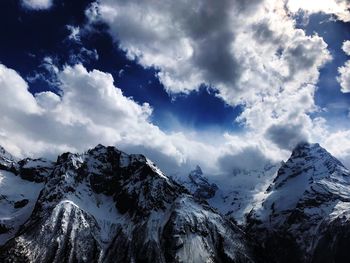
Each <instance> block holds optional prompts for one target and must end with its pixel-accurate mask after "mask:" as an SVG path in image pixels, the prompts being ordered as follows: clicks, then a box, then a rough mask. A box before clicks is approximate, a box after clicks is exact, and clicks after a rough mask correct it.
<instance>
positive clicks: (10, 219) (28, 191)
mask: <svg viewBox="0 0 350 263" xmlns="http://www.w3.org/2000/svg"><path fill="white" fill-rule="evenodd" d="M43 186H44V185H43V184H38V183H33V182H29V181H25V180H23V179H21V178H20V177H19V176H16V175H15V174H13V173H10V172H7V171H3V170H0V224H4V225H6V226H11V228H12V229H11V231H10V232H8V233H5V234H0V245H3V244H4V243H5V242H6V241H7V240H8V239H10V238H11V237H13V236H14V235H15V234H16V232H17V231H18V228H19V226H20V225H22V224H23V223H24V222H25V221H26V220H27V219H28V218H29V216H30V215H31V213H32V211H33V209H34V206H35V203H36V201H37V199H38V196H39V193H40V191H41V190H42V188H43ZM24 199H27V200H28V201H29V202H28V204H27V205H25V206H24V207H23V208H14V203H15V202H17V201H21V200H24Z"/></svg>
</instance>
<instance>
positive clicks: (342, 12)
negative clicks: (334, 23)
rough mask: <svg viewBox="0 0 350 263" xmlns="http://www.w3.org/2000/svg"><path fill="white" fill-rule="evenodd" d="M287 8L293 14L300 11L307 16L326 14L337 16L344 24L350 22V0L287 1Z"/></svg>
mask: <svg viewBox="0 0 350 263" xmlns="http://www.w3.org/2000/svg"><path fill="white" fill-rule="evenodd" d="M287 8H288V9H289V10H290V11H291V12H293V13H297V12H299V11H303V12H305V13H306V14H307V15H308V14H314V13H325V14H329V15H335V16H336V18H337V19H339V20H341V21H344V22H349V21H350V12H349V8H350V2H349V1H348V0H322V1H319V0H308V1H303V0H287Z"/></svg>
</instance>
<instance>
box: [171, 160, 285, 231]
mask: <svg viewBox="0 0 350 263" xmlns="http://www.w3.org/2000/svg"><path fill="white" fill-rule="evenodd" d="M277 169H278V166H277V165H272V164H267V165H265V166H264V167H263V169H262V170H257V169H250V170H243V169H235V170H234V171H233V172H232V174H231V175H229V177H228V176H225V177H224V180H219V179H220V176H216V178H215V177H214V176H212V177H211V178H210V179H208V178H207V177H205V176H204V174H203V171H202V169H201V168H200V167H199V166H197V167H196V168H195V169H194V170H193V171H191V172H190V173H189V175H188V177H187V178H181V177H176V178H175V180H176V181H177V182H179V183H180V184H181V185H183V186H184V187H185V188H186V189H187V190H188V191H189V192H190V193H192V194H193V195H194V196H195V197H196V198H199V199H203V200H205V201H207V202H208V203H209V204H210V205H211V206H212V207H214V208H216V209H217V210H218V211H219V212H220V213H221V214H223V215H225V216H228V217H230V218H232V219H234V220H235V221H236V222H238V223H239V224H241V225H244V223H245V216H246V215H247V214H248V213H249V212H250V211H251V209H252V207H253V206H254V205H255V204H256V203H258V202H259V201H260V199H261V197H262V196H264V195H263V194H262V192H263V191H264V190H265V189H266V187H267V186H268V185H269V184H270V183H271V182H272V180H273V176H274V175H275V173H276V171H277Z"/></svg>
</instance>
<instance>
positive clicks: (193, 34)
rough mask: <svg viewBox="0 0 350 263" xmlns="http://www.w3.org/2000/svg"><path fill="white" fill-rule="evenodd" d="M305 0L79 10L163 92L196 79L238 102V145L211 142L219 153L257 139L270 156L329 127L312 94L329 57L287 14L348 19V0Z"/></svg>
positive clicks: (102, 4)
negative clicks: (153, 75) (154, 76)
mask: <svg viewBox="0 0 350 263" xmlns="http://www.w3.org/2000/svg"><path fill="white" fill-rule="evenodd" d="M304 2H305V1H304ZM304 2H301V1H292V0H289V1H274V0H255V1H238V0H236V1H220V3H219V4H218V3H215V4H213V3H212V1H185V0H183V1H176V2H174V1H170V0H165V1H161V2H159V1H147V2H140V1H136V0H131V1H121V0H120V1H119V0H114V1H112V0H100V1H98V2H96V3H93V4H92V5H91V6H90V8H88V9H87V10H86V14H88V17H89V18H90V22H91V23H94V22H96V21H98V22H101V21H102V22H105V23H107V24H108V26H109V30H110V34H111V35H112V37H113V38H114V39H115V41H116V43H118V44H119V47H120V48H121V49H122V50H124V51H125V52H126V54H127V56H128V58H129V59H131V60H135V61H136V62H138V63H139V64H140V65H142V66H143V67H145V68H148V67H154V68H156V69H157V70H158V78H159V80H160V82H161V83H162V84H163V85H164V88H165V89H166V90H167V92H168V93H169V94H178V93H185V94H187V93H189V92H191V91H193V90H197V89H198V88H199V87H200V86H201V85H202V84H205V85H207V86H211V87H212V88H213V89H216V91H217V96H219V97H220V98H221V99H222V100H223V101H224V102H225V103H227V104H228V105H231V106H236V105H241V106H242V113H241V115H240V116H239V117H238V118H237V119H236V121H237V122H239V123H240V124H241V125H242V126H244V128H245V129H244V132H243V133H242V134H240V139H236V137H235V136H233V135H229V136H226V140H227V141H226V143H227V144H229V145H231V143H230V140H231V141H232V143H237V142H239V140H248V142H245V143H244V145H242V147H241V148H239V149H238V148H232V147H231V146H227V145H220V147H219V146H218V148H219V150H218V151H219V152H220V155H219V156H226V155H227V156H236V154H237V153H239V152H244V150H242V149H255V147H257V148H258V149H259V151H260V152H261V153H262V155H263V156H268V158H270V159H274V160H276V159H278V158H285V157H287V156H288V152H289V150H290V149H291V148H292V147H293V146H294V145H295V144H296V143H297V142H298V141H301V140H309V141H311V142H318V141H321V142H322V141H324V140H325V139H326V138H327V136H329V135H330V134H333V133H332V132H330V128H329V127H328V126H327V120H326V119H324V118H322V117H320V116H322V115H320V109H319V107H318V106H317V105H316V103H315V99H314V95H315V92H316V90H317V83H318V80H319V75H320V69H321V68H322V67H323V66H324V65H325V64H326V63H327V62H329V61H330V60H331V59H332V57H331V55H330V52H329V50H328V46H327V43H326V42H325V41H324V39H323V38H322V37H320V36H318V35H317V34H313V35H307V34H306V33H305V31H304V30H302V29H300V28H297V27H296V21H295V16H293V15H294V14H296V13H298V12H299V11H300V10H301V11H302V12H304V14H306V15H309V14H312V13H317V12H323V13H326V14H333V15H335V16H336V17H337V19H339V20H342V21H348V20H347V19H348V14H349V11H348V9H347V8H348V1H341V0H326V1H323V2H322V3H319V1H317V3H316V2H315V1H311V2H312V3H314V5H309V3H306V4H305V3H304ZM344 70H345V69H344ZM346 72H347V70H346ZM345 74H346V73H341V76H340V77H339V80H340V81H342V80H343V78H342V76H345ZM343 90H347V88H345V89H344V88H343ZM316 116H317V117H316ZM332 131H333V132H337V131H336V127H333V129H332ZM218 136H220V135H218ZM242 138H243V139H242ZM250 141H252V142H250ZM336 145H337V147H340V148H343V146H342V145H340V144H336ZM227 147H228V148H227ZM344 147H345V146H344ZM247 151H248V152H249V150H247ZM337 153H338V154H346V151H338V152H337ZM252 155H254V154H252ZM255 156H259V154H258V153H257V154H256V155H255ZM338 157H339V156H338ZM342 157H344V155H343V156H342ZM218 158H221V157H218ZM221 159H225V158H224V157H222V158H221Z"/></svg>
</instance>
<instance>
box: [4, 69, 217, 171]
mask: <svg viewBox="0 0 350 263" xmlns="http://www.w3.org/2000/svg"><path fill="white" fill-rule="evenodd" d="M57 74H58V75H57V78H58V79H59V81H60V83H61V84H60V89H61V92H60V94H61V95H60V96H59V95H57V94H55V93H52V92H50V91H46V92H40V93H37V94H35V95H34V96H33V95H32V94H31V93H30V92H29V91H28V86H27V83H26V82H25V81H24V80H23V79H22V77H21V76H20V75H19V74H18V73H17V72H16V71H14V70H12V69H9V68H7V67H6V66H4V65H2V64H0V91H1V93H2V95H3V96H1V97H0V121H1V124H2V125H1V128H0V144H1V145H3V146H4V147H5V148H7V149H8V150H10V151H12V152H13V153H14V154H16V155H19V156H27V155H29V156H37V157H38V156H42V155H44V156H52V157H54V156H55V155H56V154H58V153H61V152H63V151H73V152H77V151H79V152H81V151H84V150H86V149H88V148H90V147H94V146H95V145H97V144H98V143H102V144H106V145H116V146H118V147H120V148H121V149H124V150H130V151H132V152H133V151H134V150H135V151H136V152H138V151H137V150H140V152H142V153H145V154H147V155H148V156H149V157H150V158H152V159H153V160H155V161H159V164H160V166H161V167H162V168H165V169H166V170H167V171H170V170H172V169H173V170H179V169H180V168H181V167H182V166H183V167H185V165H186V164H187V163H189V162H190V161H191V159H193V158H198V159H199V160H197V161H195V162H200V164H202V165H203V166H204V167H208V163H210V162H209V158H215V153H214V151H215V147H212V146H210V145H206V144H204V143H201V142H197V141H195V140H191V139H189V138H187V137H186V136H185V135H184V134H182V133H173V134H165V133H164V132H162V131H161V130H160V129H159V128H158V127H157V126H155V125H153V124H152V123H151V122H150V120H149V117H150V115H151V114H152V108H151V107H150V105H149V104H147V103H144V104H142V105H140V104H138V103H136V102H134V101H133V100H132V99H131V98H127V97H125V96H124V95H123V94H122V91H121V90H120V89H118V88H117V87H115V86H114V84H113V77H112V76H111V75H110V74H108V73H104V72H101V71H98V70H93V71H87V70H86V69H85V67H84V66H82V65H81V64H78V65H76V66H73V67H70V66H66V67H64V69H63V71H59V72H58V73H57ZM202 152H206V153H210V154H208V155H207V156H202V157H200V158H199V157H196V156H200V154H201V153H202ZM164 160H167V162H165V161H164ZM206 163H207V164H206ZM187 168H189V166H188V167H187ZM209 168H210V167H209Z"/></svg>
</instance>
